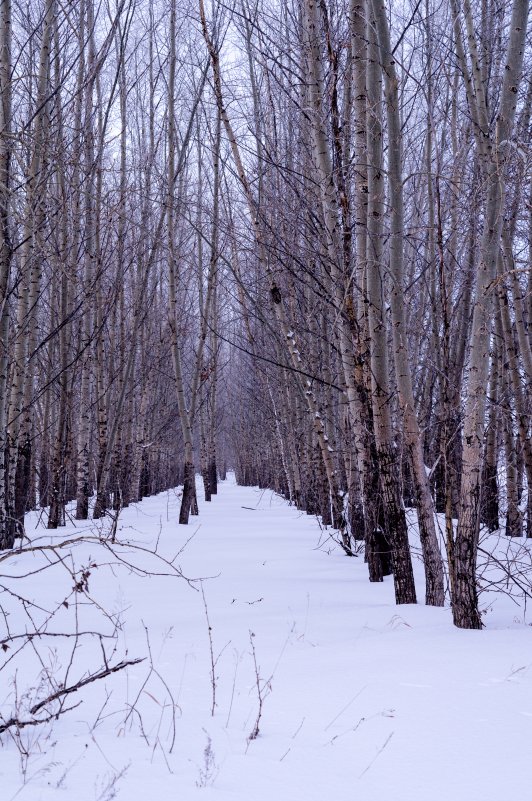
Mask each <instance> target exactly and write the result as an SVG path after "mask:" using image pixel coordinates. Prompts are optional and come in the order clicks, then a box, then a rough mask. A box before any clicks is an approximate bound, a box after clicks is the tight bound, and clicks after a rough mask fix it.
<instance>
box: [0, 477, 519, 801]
mask: <svg viewBox="0 0 532 801" xmlns="http://www.w3.org/2000/svg"><path fill="white" fill-rule="evenodd" d="M198 489H200V488H199V485H198ZM178 507H179V497H178V493H176V492H169V493H163V494H161V495H159V496H156V497H154V498H149V499H146V500H144V501H143V502H142V503H141V504H138V505H137V506H136V507H132V508H129V509H126V510H124V511H123V512H122V514H121V516H120V520H119V523H118V530H117V540H118V541H119V542H120V543H122V544H121V545H118V546H117V547H116V549H115V555H113V554H112V553H111V552H110V551H108V550H107V548H106V547H105V545H104V544H103V543H101V542H100V541H99V534H100V533H105V532H104V531H102V528H101V526H102V525H103V524H100V527H99V528H98V527H96V526H95V524H94V523H92V522H90V521H89V522H88V523H86V524H81V526H80V524H78V526H77V528H76V527H75V526H74V524H73V523H69V525H68V526H67V527H66V529H62V530H60V531H59V532H46V530H45V529H44V528H43V525H42V522H41V523H40V524H39V521H38V520H37V517H36V516H35V515H34V516H31V517H30V519H29V525H28V531H29V533H30V536H31V537H32V538H37V537H39V538H42V539H41V541H42V542H46V541H47V540H48V539H49V538H50V535H52V534H53V536H54V538H55V541H60V540H65V539H67V538H68V537H71V536H73V535H79V534H80V533H85V535H92V536H93V537H94V539H93V540H92V541H90V542H89V543H88V544H79V545H77V546H75V547H68V548H65V555H67V556H68V559H72V560H73V563H74V565H75V567H76V569H77V571H78V572H77V575H78V576H79V575H80V571H81V568H82V567H84V566H87V565H90V564H94V563H96V564H98V565H99V567H97V568H91V569H90V572H91V575H90V577H89V579H88V591H87V592H77V593H74V594H73V595H72V596H71V603H70V604H69V608H68V609H67V608H66V607H60V612H58V615H59V616H60V617H59V618H56V619H55V620H54V621H52V622H51V623H50V624H49V630H61V626H62V625H63V626H64V627H66V626H67V624H70V625H72V622H73V620H74V619H75V616H76V615H77V618H78V622H79V625H80V628H83V627H87V626H89V624H90V625H92V626H94V627H95V628H96V629H97V630H99V631H102V632H104V633H112V630H113V621H115V622H117V623H118V625H119V634H118V641H117V644H116V653H115V654H114V655H112V656H111V655H110V653H109V652H110V650H111V643H112V641H105V640H104V641H103V643H104V646H105V647H106V648H107V649H108V659H109V663H113V664H114V663H116V662H118V661H120V659H123V658H127V659H132V658H134V657H146V656H147V655H148V642H149V648H150V650H151V658H152V661H153V670H152V671H150V660H149V659H147V660H146V661H145V662H142V663H141V664H137V665H135V666H132V667H129V668H127V670H124V671H122V672H119V673H116V674H114V675H111V676H109V677H107V678H106V679H105V680H101V681H98V682H94V683H93V684H91V685H88V686H87V687H85V688H83V689H82V690H80V692H79V693H77V694H73V695H72V696H71V698H72V701H70V700H69V704H70V703H72V704H74V703H77V702H78V701H82V704H81V705H80V706H78V707H77V708H75V709H73V710H72V711H71V712H69V713H67V714H65V715H64V716H62V717H60V718H59V719H58V720H57V721H54V722H53V724H51V725H49V724H47V725H45V726H41V727H36V728H26V729H24V730H22V731H21V732H20V738H19V740H18V747H17V743H16V742H15V740H14V739H13V738H12V737H9V736H8V735H7V734H4V735H3V736H2V740H1V741H2V752H3V753H2V757H3V758H2V762H1V768H0V781H1V786H2V791H1V798H2V800H3V801H11V800H13V801H14V799H15V798H16V799H17V801H49V800H50V799H54V801H56V799H58V798H67V799H71V798H76V799H79V801H110V799H111V798H114V797H117V798H119V799H124V800H125V801H137V800H140V799H142V800H143V801H144V799H145V798H146V797H148V798H160V799H161V801H166V799H174V798H175V799H184V800H185V801H187V800H188V799H196V798H198V799H202V798H203V799H213V800H214V801H244V800H245V801H285V800H286V801H288V799H290V800H291V801H299V800H301V801H303V800H304V801H314V800H315V801H318V799H319V801H324V799H335V801H351V799H362V800H363V801H407V800H408V801H427V799H431V801H448V800H449V799H453V801H466V799H467V801H476V799H482V801H495V799H497V801H506V800H507V799H508V800H509V799H512V800H513V801H525V799H528V798H530V794H531V791H530V780H531V778H532V769H531V767H530V734H531V729H532V671H531V664H532V631H531V629H530V626H529V625H528V622H527V620H526V615H525V614H524V610H523V609H522V608H520V607H518V606H515V605H514V604H513V603H512V601H511V599H509V598H507V597H506V596H504V595H500V594H499V595H497V596H491V597H490V596H486V599H485V600H484V597H483V606H484V607H485V608H486V611H485V615H484V619H485V622H486V628H485V629H484V630H483V631H481V632H479V631H460V630H457V629H455V628H453V626H452V621H451V615H450V610H449V609H448V608H445V609H431V608H427V607H424V606H423V605H421V604H420V605H417V606H401V607H397V606H395V605H394V600H393V585H392V581H391V579H387V580H385V582H384V583H382V584H376V585H371V584H369V582H368V580H367V570H366V567H365V565H364V563H363V559H362V558H357V559H353V558H351V559H350V558H347V557H345V556H344V555H343V552H342V551H341V550H340V549H339V548H338V547H337V546H336V545H335V543H334V542H333V540H332V539H331V538H330V537H329V532H327V531H323V530H322V529H321V528H320V526H319V524H318V522H317V521H316V520H315V519H313V518H310V517H308V516H306V515H304V514H301V513H299V512H298V511H297V510H295V509H294V508H293V507H290V506H288V504H287V503H286V502H285V501H283V500H282V499H280V498H279V497H277V496H275V495H274V494H273V493H271V492H270V491H261V490H258V489H256V488H242V487H237V486H236V485H235V483H234V480H233V479H232V478H231V477H230V478H229V479H228V481H226V482H224V483H223V484H221V486H220V489H219V494H218V496H215V497H213V500H212V503H210V504H207V503H204V502H202V500H201V494H200V515H199V517H198V518H196V519H192V520H191V525H189V526H188V527H186V526H179V525H178V524H177V522H176V521H177V514H178ZM105 525H109V524H108V523H106V524H105ZM32 526H33V528H32ZM187 540H188V543H187ZM128 543H129V545H128ZM157 543H158V552H159V553H160V555H161V557H164V559H165V560H166V561H164V562H163V561H161V560H158V559H157V558H156V557H155V556H153V555H150V554H149V553H148V550H149V549H153V548H154V547H155V545H156V544H157ZM133 546H137V547H142V548H143V549H146V550H142V551H140V550H137V549H136V548H135V547H133ZM179 551H181V553H180V554H179V556H178V558H177V561H175V562H174V566H175V565H177V564H179V565H180V567H181V570H182V572H183V574H184V575H185V576H186V577H188V578H189V579H202V581H201V582H199V581H194V582H192V584H189V583H187V581H185V579H184V578H182V577H179V576H177V575H175V571H173V570H172V567H171V561H172V560H173V559H174V557H175V556H176V554H178V552H179ZM68 559H67V560H66V561H65V563H62V564H58V565H56V566H55V567H52V568H50V569H49V570H46V571H43V572H39V573H37V574H35V575H32V576H29V577H28V578H27V579H24V578H21V579H18V580H17V582H18V583H17V582H15V581H14V580H13V579H9V578H7V579H6V578H5V575H6V574H7V573H8V572H9V573H10V574H17V575H21V574H24V573H25V572H27V571H28V570H30V569H32V570H35V568H37V567H38V566H40V565H41V563H42V561H43V557H42V556H41V555H39V554H21V555H18V556H16V557H14V558H13V559H12V560H9V561H8V562H4V563H2V566H1V567H2V569H1V572H2V573H3V577H2V579H1V582H2V584H3V585H7V584H9V586H11V587H12V588H13V587H14V586H15V584H16V587H17V591H19V592H20V594H23V588H24V592H25V593H26V594H27V595H31V594H33V596H34V597H35V598H36V599H39V601H40V604H41V605H42V606H43V607H46V606H48V607H50V606H51V605H52V604H53V603H56V604H57V605H59V606H60V604H61V601H62V599H63V598H64V597H65V595H66V594H68V593H69V592H70V591H71V589H72V588H71V585H72V578H71V575H70V573H69V571H68V570H66V569H65V564H67V563H68ZM120 559H125V560H127V561H128V562H129V563H130V564H133V565H135V566H137V568H144V569H145V570H150V571H151V572H152V573H159V574H160V575H151V576H146V575H142V574H140V573H139V570H138V569H136V570H132V569H131V568H128V567H126V566H125V565H124V564H123V563H122V564H120V561H119V560H120ZM415 569H416V581H417V585H418V595H419V597H420V598H422V597H423V595H422V594H423V578H422V576H423V571H422V566H421V564H420V563H419V562H416V567H415ZM201 587H203V591H204V597H205V601H206V606H207V613H208V618H209V622H210V627H211V631H210V634H211V637H212V646H213V655H214V659H215V661H216V666H215V676H216V680H215V688H216V707H215V714H214V716H212V715H211V704H212V684H211V654H210V645H209V629H208V625H207V617H206V610H205V606H204V602H203V595H202V593H201V591H200V588H201ZM88 595H90V597H91V598H92V599H93V600H94V601H95V602H97V604H98V605H99V607H100V611H98V610H97V609H95V607H94V605H92V604H91V605H89V604H88V603H87V601H88V597H87V596H88ZM0 597H2V598H5V593H4V594H3V595H2V596H0ZM76 601H77V603H76ZM6 603H7V604H8V605H9V604H11V605H12V614H11V617H10V618H9V625H10V629H11V631H12V632H14V631H15V629H16V628H17V626H18V630H19V631H21V630H23V629H24V627H25V626H28V625H29V624H28V620H27V619H23V618H22V616H21V612H20V608H19V607H17V606H16V604H15V603H14V601H10V600H9V599H8V600H7V601H6ZM4 608H5V605H4ZM106 615H109V616H110V618H109V617H106ZM52 623H53V625H52ZM63 630H66V628H64V629H63ZM1 636H4V634H2V635H1ZM34 642H35V643H36V648H35V649H33V648H31V647H30V648H27V649H25V650H24V651H22V652H21V653H20V654H19V655H18V656H16V657H15V658H14V659H13V661H12V662H10V663H9V665H7V667H6V668H5V669H4V670H3V671H1V672H0V690H1V693H0V712H1V713H2V715H3V716H4V717H7V716H9V715H10V714H12V712H13V703H14V689H13V684H12V683H11V682H10V681H8V676H9V675H10V676H13V675H14V672H15V668H16V669H17V670H18V673H17V679H16V683H17V692H18V694H19V702H18V703H19V707H20V706H21V707H22V710H21V716H23V714H22V712H23V707H24V704H25V703H32V702H33V701H34V700H35V698H39V697H42V695H43V693H44V695H46V692H47V691H46V690H45V689H43V688H42V687H41V688H40V689H39V688H38V687H37V686H36V681H37V679H36V676H37V673H38V671H39V670H41V674H42V670H43V665H44V667H46V668H48V667H49V666H50V670H51V669H53V671H55V673H56V675H57V677H58V678H57V680H58V681H59V680H60V678H61V677H62V676H64V671H65V668H66V666H67V665H68V662H69V660H70V658H71V653H72V645H73V643H72V642H71V641H67V642H63V641H61V638H59V641H57V640H56V639H54V640H53V641H50V640H48V641H46V640H45V639H44V638H43V639H40V640H38V641H34ZM106 642H107V643H108V644H107V645H106ZM251 643H253V645H254V648H255V654H256V662H257V667H258V676H259V687H258V689H257V680H256V674H255V667H254V660H253V653H252V644H251ZM36 650H38V652H39V654H40V659H42V660H43V663H42V664H39V662H38V660H37V656H36ZM14 651H15V648H14V645H13V644H12V647H11V648H10V649H9V651H7V652H6V654H5V655H4V658H8V657H11V656H13V653H14ZM101 664H102V657H101V646H100V642H99V641H98V640H97V638H89V639H88V640H87V641H84V642H83V644H82V645H81V647H80V648H79V649H78V650H77V651H76V652H75V653H74V656H73V660H72V666H71V668H70V671H69V678H68V681H69V682H70V683H74V682H75V680H77V679H78V678H80V677H81V676H82V675H84V673H85V672H88V671H91V670H98V669H99V668H100V667H101ZM26 687H30V688H31V687H35V688H36V689H35V690H34V691H33V699H32V700H29V701H26V699H24V698H22V697H21V696H23V691H24V688H26ZM258 691H260V693H261V696H262V714H261V718H260V721H259V735H258V737H257V738H256V739H251V740H250V739H249V738H250V735H251V733H252V731H253V729H254V726H255V723H256V720H257V713H258V707H259V698H258ZM39 693H40V695H39ZM31 694H32V693H30V695H31ZM172 698H173V700H174V702H175V704H176V707H175V720H174V718H173V715H172V709H173V707H172ZM173 723H175V742H174V745H173V748H171V746H172V740H173V737H174V733H173ZM24 750H26V751H27V752H28V754H29V756H27V757H26V756H24V753H23V752H24Z"/></svg>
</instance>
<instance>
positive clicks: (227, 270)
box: [0, 0, 532, 628]
mask: <svg viewBox="0 0 532 801" xmlns="http://www.w3.org/2000/svg"><path fill="white" fill-rule="evenodd" d="M0 6H1V17H0V23H1V24H0V62H1V63H0V88H1V93H2V106H1V113H2V122H1V125H0V219H1V226H0V235H1V237H2V240H1V243H0V254H1V257H0V269H1V280H0V293H1V300H2V303H1V308H0V311H1V318H0V326H1V329H2V336H1V338H2V352H1V354H0V362H1V363H0V415H1V420H0V436H2V437H3V440H2V443H0V516H1V517H2V519H1V521H0V523H1V527H0V531H1V536H2V545H3V547H6V548H10V547H13V545H14V543H15V540H16V538H17V537H18V536H22V535H23V518H24V512H25V511H27V510H28V509H29V508H33V507H34V506H35V505H37V504H40V505H41V506H43V507H46V508H47V510H48V511H47V520H48V526H49V527H51V528H54V527H57V526H58V525H61V524H62V523H64V521H65V515H66V510H67V508H69V507H67V504H68V502H69V501H71V500H75V501H76V506H75V514H76V517H77V518H78V519H83V518H86V517H87V515H88V514H89V506H90V504H89V501H90V497H91V495H93V494H94V496H95V501H94V504H93V506H92V507H91V512H92V514H93V516H95V517H99V516H101V515H102V514H104V513H105V512H106V510H108V509H114V510H115V511H116V510H119V509H120V508H121V507H122V506H124V505H127V503H129V502H130V501H135V500H138V499H140V498H141V497H142V496H143V495H144V494H148V493H150V492H157V491H160V490H161V489H164V488H166V487H169V486H173V485H175V484H183V495H182V506H181V513H180V522H181V523H186V522H187V521H188V518H189V514H190V513H192V514H194V513H195V512H196V511H197V501H196V497H195V471H196V469H200V470H201V472H202V475H203V478H204V485H205V493H206V498H207V499H210V495H211V494H212V493H215V492H216V482H217V476H218V474H219V472H220V471H221V472H222V473H223V472H224V470H225V464H226V463H227V462H229V463H231V464H232V465H233V466H234V467H235V470H236V473H237V478H238V480H239V481H240V482H242V483H249V484H259V485H261V486H269V487H272V488H274V489H276V490H277V491H279V492H282V493H283V494H284V495H285V496H286V497H287V498H289V499H290V500H291V501H292V502H293V503H294V504H296V505H297V506H298V507H299V508H301V509H305V510H306V511H307V512H308V513H310V514H319V515H320V516H321V517H322V520H323V522H324V523H325V524H327V525H332V526H334V527H335V528H336V529H337V530H338V532H339V538H340V542H341V545H342V546H343V548H344V550H345V551H346V553H348V554H351V553H352V552H353V548H354V542H355V541H357V540H360V541H362V540H363V541H364V543H365V553H366V559H367V563H368V570H369V577H370V580H372V581H381V580H382V577H383V575H384V574H386V573H388V572H390V570H392V571H393V576H394V583H395V592H396V600H397V602H398V603H411V602H415V600H416V592H415V586H414V579H413V571H412V562H411V554H410V548H409V543H408V532H407V522H406V515H405V504H406V505H409V506H413V507H415V509H416V511H417V518H418V522H419V532H420V539H421V546H422V551H423V560H424V565H425V576H426V602H427V603H429V604H433V605H442V604H443V603H444V599H445V573H446V565H447V567H448V577H449V589H450V596H451V601H452V607H453V615H454V620H455V623H456V624H457V625H459V626H462V627H471V628H479V627H480V626H481V619H480V613H479V608H478V597H477V586H476V560H477V549H478V542H479V531H480V527H481V525H486V526H487V527H488V529H490V530H495V529H497V528H499V525H500V524H501V522H502V523H503V524H505V526H506V533H507V534H508V535H511V536H521V535H523V534H524V533H526V534H527V535H528V536H532V448H531V445H530V437H529V434H530V404H529V394H530V392H529V389H530V382H531V379H532V347H531V343H532V338H531V332H530V328H529V323H530V322H531V320H530V316H531V314H532V311H531V297H532V272H531V269H530V267H531V264H530V259H531V240H532V193H531V186H532V184H531V175H530V165H531V153H530V129H531V124H530V112H531V103H532V80H531V79H530V77H529V76H530V69H529V65H530V57H531V53H530V30H529V26H530V21H529V19H528V16H529V3H528V1H527V0H514V1H513V3H512V4H511V7H508V8H507V7H506V6H504V5H500V4H497V3H495V2H494V0H483V2H482V3H480V4H475V7H472V6H471V4H470V2H469V0H464V2H462V3H459V2H458V0H449V2H446V3H443V4H441V3H439V4H436V3H434V2H433V1H432V0H422V2H417V3H411V4H409V3H405V4H399V3H397V4H396V3H392V4H391V6H390V4H386V3H383V2H380V0H350V2H346V1H345V0H341V1H339V2H333V1H332V0H331V1H330V2H328V1H327V0H297V1H296V2H292V1H291V0H276V2H275V3H272V4H271V5H268V4H267V3H265V2H259V0H256V2H253V3H252V2H250V0H238V2H235V4H234V5H232V6H231V7H230V8H228V7H227V6H226V5H225V4H221V3H220V4H216V3H213V4H212V5H211V6H210V7H208V8H207V7H205V5H204V2H203V0H198V4H197V5H196V4H193V3H191V4H190V6H185V4H183V3H180V4H179V6H178V5H177V3H176V0H161V2H159V3H148V2H142V0H117V2H114V0H113V2H111V0H108V2H107V3H103V4H99V5H98V6H96V5H95V4H94V2H93V0H79V1H78V2H76V3H70V4H62V5H60V4H59V3H56V2H55V1H54V0H45V1H44V2H42V3H40V4H33V7H32V8H31V9H28V8H27V7H26V6H24V7H23V6H22V5H21V4H20V5H19V4H18V3H17V2H13V3H12V2H11V0H1V2H0ZM2 458H3V461H2ZM435 513H439V514H440V515H441V519H443V520H444V538H443V539H444V542H445V551H446V559H444V558H443V557H442V553H441V550H442V549H441V547H440V542H439V539H440V532H439V528H438V518H437V517H436V515H435ZM503 517H505V520H503ZM456 521H457V523H456Z"/></svg>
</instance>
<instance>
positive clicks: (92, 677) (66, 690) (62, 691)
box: [30, 657, 145, 722]
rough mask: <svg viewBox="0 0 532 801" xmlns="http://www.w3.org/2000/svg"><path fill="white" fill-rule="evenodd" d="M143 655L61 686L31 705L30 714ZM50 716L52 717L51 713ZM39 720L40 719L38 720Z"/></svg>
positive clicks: (133, 661) (128, 664) (115, 671)
mask: <svg viewBox="0 0 532 801" xmlns="http://www.w3.org/2000/svg"><path fill="white" fill-rule="evenodd" d="M144 660H145V657H143V658H140V657H139V658H138V659H129V660H123V661H122V662H119V663H118V664H117V665H115V666H114V667H107V668H105V669H104V670H100V671H99V672H98V673H92V674H91V675H90V676H87V678H86V679H80V681H78V682H77V684H72V685H71V686H70V687H62V688H61V689H59V690H57V691H56V692H55V693H52V695H49V696H48V697H47V698H45V699H44V700H43V701H39V703H38V704H35V705H34V706H32V707H31V709H30V712H31V714H32V715H35V714H36V713H37V712H38V711H39V709H42V708H43V706H46V704H49V703H51V702H52V701H57V700H58V699H59V698H63V697H64V696H65V695H70V693H75V692H77V691H78V690H81V688H82V687H86V685H87V684H91V683H92V682H93V681H98V679H104V678H105V677H106V676H110V675H111V673H117V672H118V671H119V670H123V669H124V668H126V667H129V666H130V665H138V664H139V663H140V662H144ZM52 717H54V716H53V715H52ZM39 722H41V721H39Z"/></svg>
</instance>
